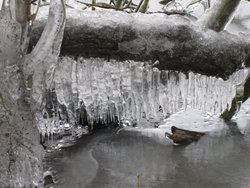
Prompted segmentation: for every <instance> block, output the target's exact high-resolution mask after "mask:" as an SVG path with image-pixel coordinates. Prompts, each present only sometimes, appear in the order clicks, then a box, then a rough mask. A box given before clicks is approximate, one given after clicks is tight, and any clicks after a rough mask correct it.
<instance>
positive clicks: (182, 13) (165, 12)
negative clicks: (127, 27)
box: [147, 11, 187, 16]
mask: <svg viewBox="0 0 250 188" xmlns="http://www.w3.org/2000/svg"><path fill="white" fill-rule="evenodd" d="M159 13H160V14H167V15H175V14H178V15H182V16H184V15H187V13H186V12H176V11H173V12H167V11H158V12H147V14H159Z"/></svg>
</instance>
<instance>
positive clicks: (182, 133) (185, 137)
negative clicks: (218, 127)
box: [165, 126, 205, 145]
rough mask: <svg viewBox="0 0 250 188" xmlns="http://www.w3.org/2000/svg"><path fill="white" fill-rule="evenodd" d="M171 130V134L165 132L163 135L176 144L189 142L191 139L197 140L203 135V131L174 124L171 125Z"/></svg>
mask: <svg viewBox="0 0 250 188" xmlns="http://www.w3.org/2000/svg"><path fill="white" fill-rule="evenodd" d="M171 132H172V134H169V133H167V132H166V133H165V136H167V137H168V138H169V139H171V140H173V142H174V143H175V144H178V145H186V144H190V143H192V142H193V141H198V140H199V139H200V137H202V136H204V135H205V133H203V132H196V131H189V130H185V129H180V128H177V127H175V126H172V127H171Z"/></svg>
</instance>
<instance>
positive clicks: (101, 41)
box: [31, 10, 250, 79]
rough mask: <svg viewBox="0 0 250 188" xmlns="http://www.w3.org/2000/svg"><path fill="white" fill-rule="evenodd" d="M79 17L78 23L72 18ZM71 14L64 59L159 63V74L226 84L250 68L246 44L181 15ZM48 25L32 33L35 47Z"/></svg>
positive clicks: (63, 47) (247, 45) (63, 50)
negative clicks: (165, 72) (167, 72)
mask: <svg viewBox="0 0 250 188" xmlns="http://www.w3.org/2000/svg"><path fill="white" fill-rule="evenodd" d="M74 15H75V16H76V17H75V18H74V17H73V16H74ZM115 15H116V17H117V18H119V19H117V20H113V17H114V12H112V11H111V12H104V11H95V12H84V11H76V10H71V11H70V16H68V17H67V23H66V28H65V34H64V39H63V44H62V50H61V55H69V56H75V57H77V56H83V57H104V58H107V59H109V58H113V59H118V60H137V61H145V60H153V61H156V60H158V61H159V63H158V65H156V66H157V67H158V68H159V69H161V70H166V69H167V70H178V71H183V72H185V71H193V72H198V73H201V74H205V75H211V76H220V77H222V78H224V79H226V78H227V77H228V76H229V75H231V74H232V73H233V72H235V71H236V70H238V69H240V68H242V63H243V62H244V63H245V64H246V65H247V66H249V65H250V58H249V57H250V56H249V55H250V53H249V52H250V50H249V43H248V40H247V39H245V38H241V37H238V36H234V35H232V34H229V33H227V32H220V33H217V32H214V31H212V30H202V29H200V28H199V27H197V26H196V25H193V24H192V22H191V21H190V20H189V19H188V18H186V17H183V16H179V15H172V16H167V15H162V14H150V15H148V14H140V15H136V14H127V13H123V12H115ZM43 27H44V21H43V20H40V22H38V23H37V24H36V27H35V29H34V30H33V31H32V42H31V47H32V46H34V45H35V44H36V42H37V40H38V38H39V37H40V34H41V32H42V30H43Z"/></svg>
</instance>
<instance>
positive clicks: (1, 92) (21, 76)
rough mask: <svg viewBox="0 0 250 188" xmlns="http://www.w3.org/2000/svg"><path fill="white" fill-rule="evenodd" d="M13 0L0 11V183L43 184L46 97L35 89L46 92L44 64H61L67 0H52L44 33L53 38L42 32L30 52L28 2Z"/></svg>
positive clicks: (17, 184)
mask: <svg viewBox="0 0 250 188" xmlns="http://www.w3.org/2000/svg"><path fill="white" fill-rule="evenodd" d="M11 2H12V3H13V4H11V6H12V8H11V9H8V8H5V9H4V10H1V11H0V25H1V26H3V29H0V62H1V63H0V70H1V72H0V128H1V134H0V153H1V154H2V155H1V160H0V185H1V187H42V186H43V175H42V156H43V148H42V146H41V145H40V144H39V132H38V127H37V122H36V118H35V112H36V110H37V109H38V108H37V106H38V103H39V102H41V101H39V100H37V99H36V95H35V94H34V91H37V90H39V92H40V93H39V94H40V95H41V94H42V93H43V92H44V91H45V86H46V78H44V77H43V73H44V72H42V73H40V72H39V71H42V70H44V69H41V67H43V66H44V63H47V61H49V62H50V63H51V64H55V63H56V57H57V55H58V52H59V49H60V44H61V41H62V33H63V29H64V23H65V12H64V10H65V7H64V2H63V0H54V1H52V2H51V7H50V14H49V19H48V24H47V25H46V27H45V32H46V31H50V33H49V36H50V38H49V39H48V38H46V37H41V40H40V42H39V43H38V44H39V45H38V46H37V47H36V48H35V49H34V51H32V52H31V54H29V55H26V53H25V52H26V49H25V46H26V45H25V44H26V43H27V42H28V38H29V36H28V34H29V33H28V32H27V31H28V30H29V29H28V27H27V25H29V24H28V22H29V20H28V17H27V15H26V14H27V12H26V10H27V9H25V8H23V6H25V5H26V6H28V5H27V4H25V5H24V4H23V2H24V1H22V2H19V1H11ZM25 2H27V1H25ZM26 8H27V7H26ZM10 10H12V11H10ZM18 10H20V11H19V12H18ZM21 10H22V11H23V12H21ZM24 10H25V11H24ZM25 15H26V16H25ZM44 35H45V34H43V36H44ZM45 39H46V41H45ZM44 45H46V47H44ZM51 72H53V71H51ZM37 83H39V84H41V85H42V86H41V85H38V84H37ZM37 88H39V89H37ZM42 91H43V92H42Z"/></svg>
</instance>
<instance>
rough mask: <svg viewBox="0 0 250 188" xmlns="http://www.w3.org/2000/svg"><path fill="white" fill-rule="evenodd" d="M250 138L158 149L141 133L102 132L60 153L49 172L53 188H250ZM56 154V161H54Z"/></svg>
mask: <svg viewBox="0 0 250 188" xmlns="http://www.w3.org/2000/svg"><path fill="white" fill-rule="evenodd" d="M249 154H250V134H249V131H248V132H246V135H244V136H243V135H239V134H236V135H234V134H225V135H220V136H218V135H217V136H209V135H206V136H204V137H202V138H201V139H200V141H199V142H197V143H192V144H191V145H188V146H184V147H173V146H172V145H166V144H164V145H163V144H159V143H158V142H155V141H154V140H153V139H151V138H149V137H146V136H143V135H142V134H141V133H140V132H132V131H121V132H120V133H119V135H115V134H113V133H112V131H103V132H99V133H97V134H95V135H93V136H90V137H88V138H84V139H82V140H81V141H80V142H79V143H78V144H76V145H75V146H73V147H71V148H66V149H64V150H62V151H61V152H60V154H58V153H57V154H50V155H49V156H48V158H47V167H48V166H50V167H52V170H54V172H55V173H56V174H57V175H58V177H57V179H58V183H57V184H56V185H55V187H60V188H63V187H65V188H66V187H74V188H75V187H76V188H77V187H87V188H99V187H100V188H109V187H110V188H117V187H120V188H128V187H136V185H137V178H136V174H137V173H139V174H140V185H141V187H142V188H166V187H167V188H202V187H206V188H210V187H211V188H216V187H218V188H224V187H225V188H236V187H237V188H238V187H239V188H245V187H250V157H249V156H250V155H249ZM55 155H56V156H55Z"/></svg>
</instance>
